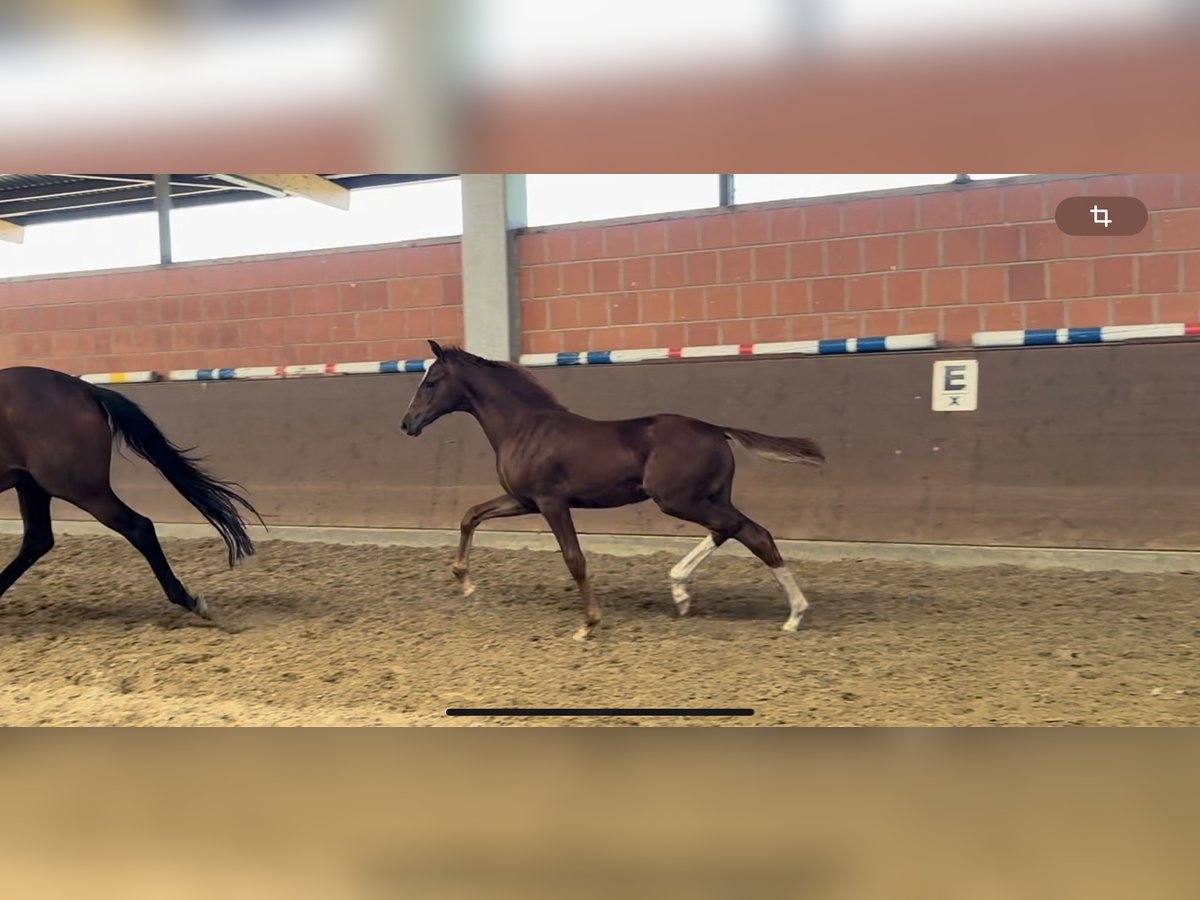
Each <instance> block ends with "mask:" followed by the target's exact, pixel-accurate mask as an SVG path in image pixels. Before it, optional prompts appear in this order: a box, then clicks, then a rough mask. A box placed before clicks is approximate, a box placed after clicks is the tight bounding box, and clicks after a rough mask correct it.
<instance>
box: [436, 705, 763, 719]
mask: <svg viewBox="0 0 1200 900" xmlns="http://www.w3.org/2000/svg"><path fill="white" fill-rule="evenodd" d="M446 715H448V716H674V717H681V716H752V715H754V710H752V709H749V708H746V707H733V708H730V709H717V708H702V707H700V708H696V709H689V708H674V707H605V708H591V709H588V708H580V709H571V708H561V709H554V708H538V707H497V708H495V709H489V708H487V707H483V708H479V709H462V708H452V709H448V710H446Z"/></svg>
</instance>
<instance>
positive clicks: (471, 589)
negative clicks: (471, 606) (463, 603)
mask: <svg viewBox="0 0 1200 900" xmlns="http://www.w3.org/2000/svg"><path fill="white" fill-rule="evenodd" d="M462 592H463V599H464V600H466V599H467V598H468V597H470V596H471V595H472V594H474V593H475V582H473V581H472V580H471V579H470V578H463V580H462Z"/></svg>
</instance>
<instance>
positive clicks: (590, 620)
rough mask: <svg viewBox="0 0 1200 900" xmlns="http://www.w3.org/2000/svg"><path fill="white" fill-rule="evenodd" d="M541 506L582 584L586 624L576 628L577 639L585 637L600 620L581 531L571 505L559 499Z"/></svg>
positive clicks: (566, 559) (574, 575) (568, 567)
mask: <svg viewBox="0 0 1200 900" xmlns="http://www.w3.org/2000/svg"><path fill="white" fill-rule="evenodd" d="M538 508H539V509H540V510H541V511H542V515H543V516H545V517H546V522H547V523H549V525H550V530H551V531H553V532H554V537H555V538H557V539H558V548H559V549H560V550H561V551H562V555H563V560H565V561H566V563H567V569H568V570H569V571H570V573H571V577H572V578H574V579H575V584H576V585H577V586H578V587H579V599H580V600H582V601H583V625H582V626H580V628H579V630H578V631H576V632H575V635H574V637H575V640H577V641H583V640H586V639H587V638H588V637H589V636H590V635H591V633H592V632H593V631H594V630H595V628H596V626H597V625H599V624H600V607H599V606H597V605H596V597H595V595H594V594H593V593H592V586H591V585H590V584H589V583H588V578H587V559H586V558H584V555H583V549H582V548H581V547H580V546H579V535H577V534H576V533H575V523H574V522H573V521H572V520H571V509H570V507H568V506H567V504H566V503H564V502H562V501H560V500H553V501H549V502H545V503H539V504H538Z"/></svg>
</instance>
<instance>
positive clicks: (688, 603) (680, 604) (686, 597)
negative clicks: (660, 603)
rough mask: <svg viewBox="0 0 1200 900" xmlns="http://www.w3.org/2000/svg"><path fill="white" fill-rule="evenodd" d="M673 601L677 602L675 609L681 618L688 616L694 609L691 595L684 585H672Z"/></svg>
mask: <svg viewBox="0 0 1200 900" xmlns="http://www.w3.org/2000/svg"><path fill="white" fill-rule="evenodd" d="M671 599H672V600H674V601H675V609H676V611H678V613H679V615H681V616H686V615H687V614H688V610H690V609H691V608H692V598H691V595H690V594H688V592H687V588H685V587H684V586H683V585H682V584H672V585H671Z"/></svg>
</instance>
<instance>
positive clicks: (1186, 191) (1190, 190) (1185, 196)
mask: <svg viewBox="0 0 1200 900" xmlns="http://www.w3.org/2000/svg"><path fill="white" fill-rule="evenodd" d="M1179 205H1180V206H1184V207H1197V206H1200V172H1188V173H1187V174H1184V175H1180V176H1179Z"/></svg>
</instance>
